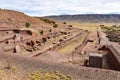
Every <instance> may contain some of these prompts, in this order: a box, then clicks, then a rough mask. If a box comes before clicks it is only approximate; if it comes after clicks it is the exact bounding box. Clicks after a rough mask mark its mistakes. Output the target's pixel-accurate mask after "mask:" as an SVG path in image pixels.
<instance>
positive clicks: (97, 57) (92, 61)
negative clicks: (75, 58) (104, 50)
mask: <svg viewBox="0 0 120 80" xmlns="http://www.w3.org/2000/svg"><path fill="white" fill-rule="evenodd" d="M102 63H103V55H102V54H97V53H90V54H89V66H90V67H95V68H102Z"/></svg>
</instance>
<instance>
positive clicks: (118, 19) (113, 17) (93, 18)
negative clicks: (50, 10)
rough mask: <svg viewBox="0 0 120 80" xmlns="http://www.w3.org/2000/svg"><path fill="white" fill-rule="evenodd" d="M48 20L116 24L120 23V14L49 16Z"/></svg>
mask: <svg viewBox="0 0 120 80" xmlns="http://www.w3.org/2000/svg"><path fill="white" fill-rule="evenodd" d="M47 18H50V19H55V20H60V21H61V20H62V21H79V22H95V23H96V22H109V23H111V22H114V23H120V14H80V15H61V16H47Z"/></svg>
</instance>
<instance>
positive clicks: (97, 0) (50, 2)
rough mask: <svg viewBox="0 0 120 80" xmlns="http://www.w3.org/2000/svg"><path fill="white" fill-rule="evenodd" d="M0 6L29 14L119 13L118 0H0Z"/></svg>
mask: <svg viewBox="0 0 120 80" xmlns="http://www.w3.org/2000/svg"><path fill="white" fill-rule="evenodd" d="M0 8H2V9H11V10H17V11H21V12H24V13H26V14H28V15H31V16H48V15H63V14H90V13H94V14H111V13H117V14H119V13H120V0H0Z"/></svg>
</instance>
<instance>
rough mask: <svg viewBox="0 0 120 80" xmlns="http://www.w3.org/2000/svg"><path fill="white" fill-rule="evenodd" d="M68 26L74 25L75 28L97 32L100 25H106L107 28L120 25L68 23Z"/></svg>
mask: <svg viewBox="0 0 120 80" xmlns="http://www.w3.org/2000/svg"><path fill="white" fill-rule="evenodd" d="M68 24H71V25H73V27H77V28H81V29H85V30H90V31H96V29H97V28H98V27H100V25H104V26H106V27H110V26H113V25H120V24H119V23H83V22H75V21H72V22H68Z"/></svg>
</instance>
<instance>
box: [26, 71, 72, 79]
mask: <svg viewBox="0 0 120 80" xmlns="http://www.w3.org/2000/svg"><path fill="white" fill-rule="evenodd" d="M72 79H73V78H72V76H69V75H67V76H66V75H63V74H61V73H59V72H58V71H56V72H55V73H53V72H52V73H50V72H47V73H41V72H34V73H32V74H29V75H28V76H27V80H72Z"/></svg>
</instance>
